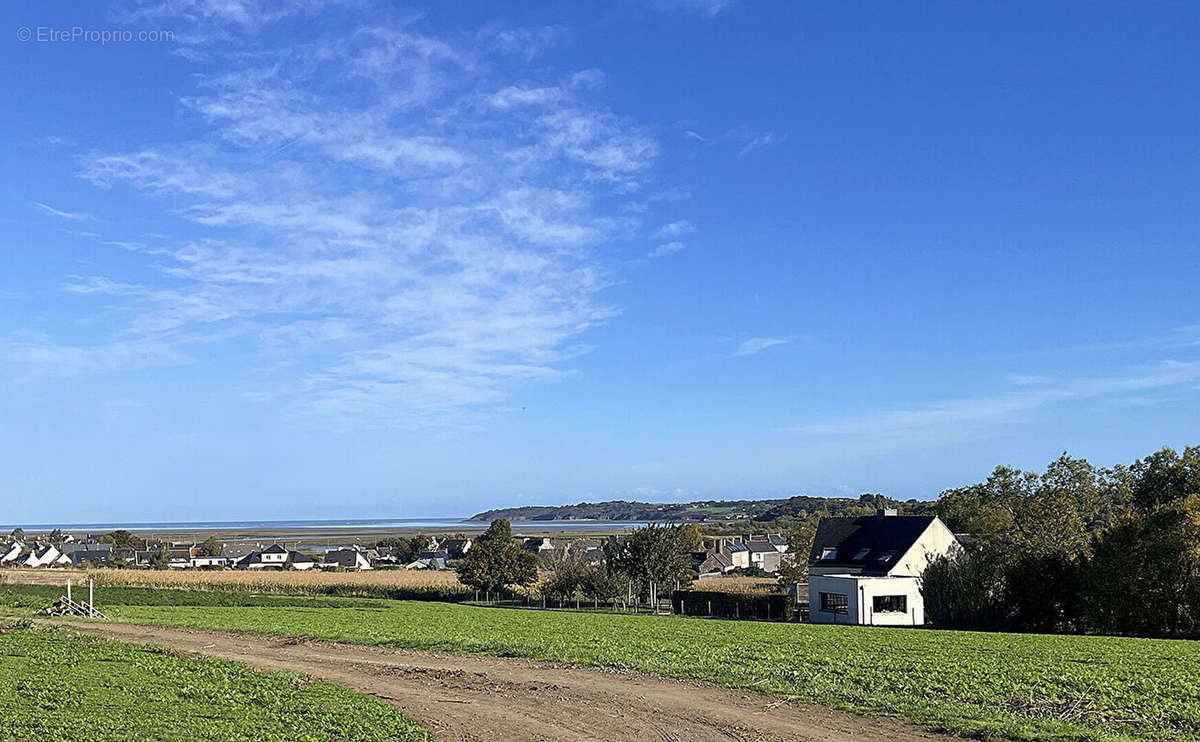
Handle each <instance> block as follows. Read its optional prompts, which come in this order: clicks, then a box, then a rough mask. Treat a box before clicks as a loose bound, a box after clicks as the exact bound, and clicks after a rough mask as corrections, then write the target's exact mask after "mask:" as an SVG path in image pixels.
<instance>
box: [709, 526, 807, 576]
mask: <svg viewBox="0 0 1200 742" xmlns="http://www.w3.org/2000/svg"><path fill="white" fill-rule="evenodd" d="M787 551H788V543H787V539H785V538H783V536H782V535H780V534H777V533H773V534H753V535H751V536H750V537H749V538H747V539H746V540H742V539H741V538H738V537H733V538H719V539H717V540H716V542H715V543H714V544H713V546H712V547H711V548H709V549H708V550H706V551H702V552H697V553H696V554H693V563H694V565H695V567H696V570H697V571H698V572H699V574H700V577H701V578H702V579H703V578H705V577H717V576H720V575H722V574H727V573H729V572H732V571H734V570H735V569H750V568H751V567H758V568H759V569H761V570H762V571H764V572H766V573H767V574H775V573H776V572H778V571H779V567H780V566H781V565H782V564H783V560H784V559H785V558H787V557H785V555H786V554H787Z"/></svg>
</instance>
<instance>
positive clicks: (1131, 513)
mask: <svg viewBox="0 0 1200 742" xmlns="http://www.w3.org/2000/svg"><path fill="white" fill-rule="evenodd" d="M935 509H936V512H937V513H938V515H939V516H940V517H941V518H942V520H944V521H945V522H946V524H947V525H948V526H950V528H951V529H952V530H954V531H955V532H958V533H966V534H969V535H970V537H971V538H970V539H969V544H968V547H967V548H966V549H965V550H963V552H961V553H960V554H958V555H956V556H954V557H950V558H947V559H943V560H940V561H938V562H935V563H934V564H932V565H930V567H929V569H928V570H927V571H926V573H925V576H924V578H923V585H922V589H923V591H924V593H925V603H926V611H927V612H928V614H929V616H930V618H931V620H932V621H933V622H934V623H936V624H939V625H942V626H950V627H960V628H985V629H1006V630H1018V631H1052V632H1084V631H1095V632H1104V633H1118V634H1138V635H1149V636H1195V635H1200V447H1191V448H1188V449H1186V450H1185V451H1184V452H1183V453H1182V454H1179V453H1176V452H1175V451H1173V450H1171V449H1169V448H1164V449H1162V450H1161V451H1158V452H1156V453H1154V454H1152V455H1151V456H1148V457H1146V458H1145V459H1141V460H1139V461H1137V462H1135V463H1134V464H1133V465H1132V466H1129V467H1123V466H1117V467H1114V468H1111V469H1097V468H1095V467H1094V466H1092V465H1091V464H1089V463H1088V462H1087V461H1086V460H1083V459H1076V458H1072V457H1070V456H1068V455H1066V454H1063V456H1061V457H1060V458H1059V459H1057V460H1056V461H1054V462H1052V463H1051V464H1050V465H1049V466H1048V467H1047V468H1046V470H1045V472H1043V473H1041V474H1038V473H1034V472H1022V471H1019V470H1016V469H1011V468H1008V467H999V468H997V469H996V470H995V471H994V472H993V473H992V475H991V476H990V477H988V479H987V480H986V481H985V482H982V483H980V484H976V485H972V486H970V487H963V488H959V489H953V490H948V491H946V492H944V493H942V496H941V497H940V498H939V500H938V502H937V504H936V506H935Z"/></svg>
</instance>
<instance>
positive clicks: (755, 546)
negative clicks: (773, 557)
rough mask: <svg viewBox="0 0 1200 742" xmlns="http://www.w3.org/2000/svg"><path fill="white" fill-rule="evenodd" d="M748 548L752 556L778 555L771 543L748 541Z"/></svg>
mask: <svg viewBox="0 0 1200 742" xmlns="http://www.w3.org/2000/svg"><path fill="white" fill-rule="evenodd" d="M746 547H747V548H748V549H750V552H751V553H752V554H762V553H764V552H770V553H772V554H774V553H776V549H775V546H774V545H773V544H771V542H770V541H747V542H746Z"/></svg>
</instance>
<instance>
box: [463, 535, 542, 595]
mask: <svg viewBox="0 0 1200 742" xmlns="http://www.w3.org/2000/svg"><path fill="white" fill-rule="evenodd" d="M537 577H538V570H537V557H535V556H534V555H533V554H532V553H530V552H528V551H526V550H525V548H524V547H523V546H522V545H521V543H520V542H518V541H516V540H515V539H513V535H512V524H510V523H509V522H508V521H507V520H494V521H492V524H491V525H490V526H488V529H487V530H486V531H484V532H483V534H482V535H481V536H480V537H479V539H478V540H476V542H475V545H474V546H473V547H472V548H471V550H470V551H469V552H467V556H466V558H465V559H463V560H462V562H461V563H460V564H459V566H458V579H459V580H461V581H462V583H463V584H464V585H470V586H471V587H473V588H475V589H477V590H486V591H488V592H494V593H503V592H504V591H506V590H508V589H510V588H512V587H521V586H525V585H531V584H533V583H534V582H536V581H537Z"/></svg>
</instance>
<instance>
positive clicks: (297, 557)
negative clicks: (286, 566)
mask: <svg viewBox="0 0 1200 742" xmlns="http://www.w3.org/2000/svg"><path fill="white" fill-rule="evenodd" d="M288 561H289V562H291V563H292V564H304V563H305V562H313V558H312V557H310V556H307V555H305V554H301V553H300V552H298V551H289V552H288ZM314 563H315V562H314Z"/></svg>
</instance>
